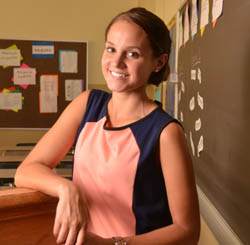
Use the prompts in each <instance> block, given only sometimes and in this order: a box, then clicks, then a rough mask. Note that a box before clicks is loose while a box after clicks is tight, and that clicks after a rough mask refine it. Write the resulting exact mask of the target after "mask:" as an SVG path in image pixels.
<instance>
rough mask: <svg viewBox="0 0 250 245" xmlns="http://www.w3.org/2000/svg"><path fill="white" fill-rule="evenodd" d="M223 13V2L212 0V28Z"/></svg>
mask: <svg viewBox="0 0 250 245" xmlns="http://www.w3.org/2000/svg"><path fill="white" fill-rule="evenodd" d="M222 12H223V0H214V1H213V7H212V22H213V28H215V25H216V22H217V20H218V18H219V17H220V16H221V15H222Z"/></svg>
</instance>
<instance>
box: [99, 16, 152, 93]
mask: <svg viewBox="0 0 250 245" xmlns="http://www.w3.org/2000/svg"><path fill="white" fill-rule="evenodd" d="M156 65H157V59H156V58H153V50H152V48H151V46H150V43H149V40H148V39H147V35H146V33H145V32H144V30H143V29H142V28H141V27H139V26H138V25H136V24H135V23H133V22H130V21H127V20H119V21H117V22H115V23H114V24H113V25H112V26H111V27H110V29H109V31H108V34H107V41H106V45H105V50H104V53H103V56H102V72H103V75H104V78H105V80H106V82H107V86H108V88H109V89H110V90H111V91H112V92H127V91H133V90H137V89H140V88H144V87H145V85H146V84H147V82H148V79H149V76H150V75H151V73H152V72H153V71H155V70H156Z"/></svg>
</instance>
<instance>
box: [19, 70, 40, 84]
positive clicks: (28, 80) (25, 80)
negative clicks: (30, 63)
mask: <svg viewBox="0 0 250 245" xmlns="http://www.w3.org/2000/svg"><path fill="white" fill-rule="evenodd" d="M14 84H36V69H35V68H14Z"/></svg>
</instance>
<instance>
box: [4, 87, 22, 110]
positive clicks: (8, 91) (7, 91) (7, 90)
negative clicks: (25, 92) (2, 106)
mask: <svg viewBox="0 0 250 245" xmlns="http://www.w3.org/2000/svg"><path fill="white" fill-rule="evenodd" d="M0 93H20V94H21V91H20V90H19V89H16V88H15V87H14V86H12V87H10V88H4V89H3V90H0ZM21 99H22V101H21V104H22V105H23V104H24V97H23V96H21ZM6 111H14V112H18V111H19V109H9V110H6Z"/></svg>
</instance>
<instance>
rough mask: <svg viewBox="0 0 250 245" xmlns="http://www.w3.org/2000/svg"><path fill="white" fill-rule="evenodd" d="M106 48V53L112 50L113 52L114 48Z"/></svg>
mask: <svg viewBox="0 0 250 245" xmlns="http://www.w3.org/2000/svg"><path fill="white" fill-rule="evenodd" d="M106 50H107V52H108V53H113V52H115V49H114V48H111V47H107V48H106Z"/></svg>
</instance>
